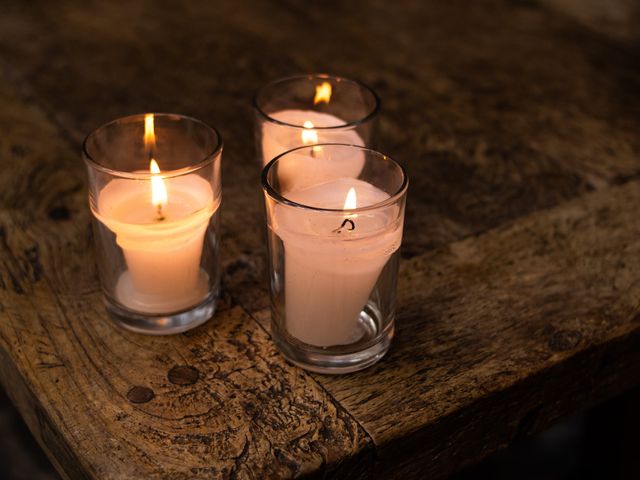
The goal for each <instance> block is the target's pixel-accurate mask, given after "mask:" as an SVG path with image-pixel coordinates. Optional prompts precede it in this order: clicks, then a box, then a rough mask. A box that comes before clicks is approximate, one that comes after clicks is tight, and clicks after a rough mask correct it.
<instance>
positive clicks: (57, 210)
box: [49, 205, 71, 222]
mask: <svg viewBox="0 0 640 480" xmlns="http://www.w3.org/2000/svg"><path fill="white" fill-rule="evenodd" d="M49 218H50V219H51V220H55V221H56V222H60V221H63V220H69V219H70V218H71V212H70V211H69V209H68V208H67V207H65V206H64V205H59V206H57V207H53V208H52V209H51V210H49Z"/></svg>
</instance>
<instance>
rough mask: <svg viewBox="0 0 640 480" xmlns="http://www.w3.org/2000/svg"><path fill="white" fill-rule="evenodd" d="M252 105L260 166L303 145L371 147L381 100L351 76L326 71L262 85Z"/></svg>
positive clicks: (373, 145) (373, 146) (372, 146)
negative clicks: (332, 144) (351, 78)
mask: <svg viewBox="0 0 640 480" xmlns="http://www.w3.org/2000/svg"><path fill="white" fill-rule="evenodd" d="M253 104H254V112H255V127H256V151H257V154H258V161H259V162H260V165H261V166H265V165H266V164H267V163H269V162H270V161H271V160H273V159H274V158H275V157H276V156H278V155H280V154H281V153H284V152H286V151H288V150H291V149H292V148H296V147H300V146H304V145H314V144H319V143H344V144H350V145H360V146H364V147H370V148H375V143H374V142H375V126H376V120H377V116H378V112H379V110H380V99H379V98H378V96H377V95H376V93H375V92H374V91H373V90H372V89H371V88H369V87H367V86H366V85H364V84H362V83H360V82H357V81H355V80H349V79H347V78H341V77H336V76H333V75H324V74H315V75H300V76H295V77H289V78H283V79H280V80H276V81H274V82H272V83H269V84H268V85H266V86H265V87H263V88H262V89H261V90H260V91H259V92H258V93H257V94H256V96H255V98H254V102H253Z"/></svg>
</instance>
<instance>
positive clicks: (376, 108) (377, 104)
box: [253, 73, 380, 131]
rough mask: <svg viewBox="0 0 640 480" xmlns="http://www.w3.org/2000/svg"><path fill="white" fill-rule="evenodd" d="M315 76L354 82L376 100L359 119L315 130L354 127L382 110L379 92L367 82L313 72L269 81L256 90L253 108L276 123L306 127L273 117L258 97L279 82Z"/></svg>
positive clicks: (335, 129)
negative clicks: (260, 103) (368, 110)
mask: <svg viewBox="0 0 640 480" xmlns="http://www.w3.org/2000/svg"><path fill="white" fill-rule="evenodd" d="M313 78H318V79H334V80H337V81H338V82H346V83H352V84H354V85H356V86H358V87H359V88H361V89H363V90H365V91H367V92H369V93H370V94H371V95H372V97H373V100H374V106H373V108H372V109H371V111H370V112H369V113H367V114H366V115H365V116H364V117H362V118H359V119H357V120H353V121H351V122H345V123H343V124H341V125H334V126H330V127H313V130H324V131H338V130H345V129H350V128H353V127H354V126H357V125H362V124H363V123H365V122H367V121H369V120H370V119H372V118H373V117H375V116H376V115H377V114H378V112H379V111H380V97H379V96H378V94H377V93H376V92H375V90H374V89H373V88H371V87H369V86H368V85H367V84H365V83H363V82H361V81H360V80H353V79H351V78H346V77H341V76H338V75H331V74H328V73H311V74H307V75H292V76H289V77H283V78H279V79H277V80H273V81H271V82H269V83H267V84H266V85H264V86H263V87H262V88H261V89H260V90H258V91H257V92H256V94H255V95H254V96H253V108H254V110H255V111H256V112H258V114H259V115H260V116H262V117H263V118H264V119H265V120H267V121H269V122H271V123H275V124H277V125H282V126H285V127H291V128H299V129H306V127H305V126H304V125H297V124H295V123H287V122H283V121H282V120H278V119H276V118H273V117H272V116H271V115H269V114H268V113H266V112H265V111H264V110H263V109H262V108H261V107H260V105H259V101H258V97H260V95H261V94H263V93H264V92H265V91H266V90H267V89H268V88H270V87H273V86H274V85H277V84H279V83H283V82H289V81H292V80H304V79H309V80H310V79H313Z"/></svg>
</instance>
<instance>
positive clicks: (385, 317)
mask: <svg viewBox="0 0 640 480" xmlns="http://www.w3.org/2000/svg"><path fill="white" fill-rule="evenodd" d="M314 149H315V150H314ZM407 185H408V180H407V176H406V174H405V172H404V170H403V168H402V167H401V166H400V165H398V164H397V163H396V162H394V161H393V160H391V159H390V158H389V157H387V156H385V155H383V154H381V153H378V152H375V151H373V150H370V149H367V148H363V147H358V146H353V145H341V144H323V145H318V146H315V147H314V146H307V147H300V148H297V149H294V150H291V151H289V152H286V153H284V154H282V155H280V156H279V157H276V158H275V159H274V160H273V161H272V162H270V163H269V164H268V165H267V166H266V167H265V169H264V170H263V173H262V189H263V192H264V196H265V209H266V218H267V226H268V232H269V286H270V297H271V326H272V336H273V339H274V341H275V343H276V345H277V346H278V348H279V350H280V351H281V352H282V354H283V355H284V356H285V357H286V358H287V359H289V360H290V361H291V362H292V363H294V364H296V365H298V366H300V367H302V368H305V369H308V370H312V371H315V372H320V373H347V372H353V371H356V370H361V369H363V368H366V367H368V366H370V365H372V364H374V363H375V362H377V361H378V360H379V359H380V358H382V356H383V355H384V354H385V353H386V352H387V350H388V349H389V346H390V344H391V339H392V338H393V332H394V318H395V299H396V284H397V276H398V264H399V248H400V244H401V241H402V228H403V223H404V206H405V199H406V193H407Z"/></svg>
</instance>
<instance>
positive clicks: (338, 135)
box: [262, 82, 364, 178]
mask: <svg viewBox="0 0 640 480" xmlns="http://www.w3.org/2000/svg"><path fill="white" fill-rule="evenodd" d="M331 95H332V87H331V83H329V82H322V83H321V84H320V85H318V86H316V93H315V96H314V98H313V105H318V104H321V103H325V104H328V103H330V102H331ZM269 117H270V118H271V119H272V120H275V122H274V121H269V122H264V123H263V124H262V162H263V165H266V164H267V163H269V162H270V161H271V160H273V159H274V158H275V157H277V156H278V155H280V154H281V153H284V152H286V151H288V150H291V149H293V148H296V147H301V146H305V145H316V144H319V143H344V144H348V145H357V146H364V141H363V139H362V137H361V136H360V135H359V134H358V132H356V131H355V130H354V129H353V128H346V127H345V128H340V127H343V126H345V125H347V124H348V122H346V121H345V120H344V119H342V118H340V117H337V116H335V115H332V114H330V113H324V112H318V111H315V110H293V109H287V110H279V111H275V112H272V113H269ZM316 148H317V149H321V148H322V147H316ZM363 164H364V158H362V161H361V162H359V163H356V162H350V163H349V165H348V166H345V171H344V172H343V174H344V176H345V177H349V176H357V175H358V173H359V172H360V170H361V169H362V165H363ZM294 175H295V173H294V172H291V173H290V175H288V176H289V177H291V178H292V177H293V176H294Z"/></svg>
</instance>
